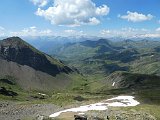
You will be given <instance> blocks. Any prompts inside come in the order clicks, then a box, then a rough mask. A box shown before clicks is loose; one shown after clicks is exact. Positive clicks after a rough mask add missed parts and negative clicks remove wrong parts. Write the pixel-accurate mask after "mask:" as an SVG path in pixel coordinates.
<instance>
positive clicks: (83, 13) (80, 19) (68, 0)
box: [36, 0, 110, 26]
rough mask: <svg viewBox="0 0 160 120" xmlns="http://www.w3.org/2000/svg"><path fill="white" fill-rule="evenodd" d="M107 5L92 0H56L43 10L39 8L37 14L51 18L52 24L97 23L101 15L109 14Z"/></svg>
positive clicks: (76, 24)
mask: <svg viewBox="0 0 160 120" xmlns="http://www.w3.org/2000/svg"><path fill="white" fill-rule="evenodd" d="M109 11H110V9H109V7H108V6H107V5H102V6H99V7H97V6H96V4H95V3H93V2H92V1H91V0H54V2H53V6H51V7H49V8H47V9H46V10H43V9H41V8H38V10H37V11H36V15H38V16H41V17H44V18H45V19H47V20H49V21H50V22H51V24H56V25H65V26H80V25H86V24H90V25H97V24H99V23H100V20H99V18H100V17H101V16H105V15H108V13H109Z"/></svg>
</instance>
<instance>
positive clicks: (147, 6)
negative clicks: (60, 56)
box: [0, 0, 160, 37]
mask: <svg viewBox="0 0 160 120" xmlns="http://www.w3.org/2000/svg"><path fill="white" fill-rule="evenodd" d="M159 5H160V0H1V4H0V18H1V19H0V36H47V35H48V36H50V35H53V36H58V35H60V36H72V35H87V36H103V37H114V36H125V37H130V36H133V37H134V36H140V37H160V35H159V34H160V15H159V13H160V6H159Z"/></svg>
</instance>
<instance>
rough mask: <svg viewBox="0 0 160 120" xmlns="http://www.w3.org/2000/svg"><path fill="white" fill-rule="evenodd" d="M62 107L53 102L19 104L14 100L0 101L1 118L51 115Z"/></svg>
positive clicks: (18, 118) (3, 119) (17, 118)
mask: <svg viewBox="0 0 160 120" xmlns="http://www.w3.org/2000/svg"><path fill="white" fill-rule="evenodd" d="M58 109H60V107H58V106H56V105H53V104H29V105H24V104H19V103H14V102H0V120H23V119H26V118H28V119H32V118H36V117H37V116H39V115H40V116H41V115H42V116H49V115H50V114H52V113H54V112H55V111H57V110H58Z"/></svg>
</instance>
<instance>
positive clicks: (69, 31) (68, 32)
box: [64, 29, 86, 36]
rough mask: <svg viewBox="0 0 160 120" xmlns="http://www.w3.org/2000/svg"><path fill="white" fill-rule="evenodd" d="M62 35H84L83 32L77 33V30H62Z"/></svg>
mask: <svg viewBox="0 0 160 120" xmlns="http://www.w3.org/2000/svg"><path fill="white" fill-rule="evenodd" d="M64 33H65V35H66V36H84V35H86V34H85V33H84V32H83V31H77V30H72V29H68V30H64Z"/></svg>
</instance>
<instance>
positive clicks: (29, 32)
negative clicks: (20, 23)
mask: <svg viewBox="0 0 160 120" xmlns="http://www.w3.org/2000/svg"><path fill="white" fill-rule="evenodd" d="M10 35H11V36H51V35H53V31H51V30H49V29H46V30H38V29H37V28H36V27H35V26H32V27H29V28H25V29H23V30H21V31H18V32H10Z"/></svg>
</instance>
